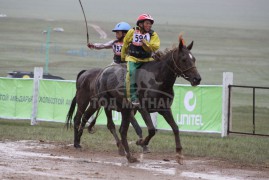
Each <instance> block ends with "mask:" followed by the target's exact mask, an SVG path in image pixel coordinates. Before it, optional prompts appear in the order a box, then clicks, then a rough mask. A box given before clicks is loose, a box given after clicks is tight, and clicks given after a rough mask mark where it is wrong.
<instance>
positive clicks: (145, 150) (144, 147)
mask: <svg viewBox="0 0 269 180" xmlns="http://www.w3.org/2000/svg"><path fill="white" fill-rule="evenodd" d="M142 148H143V154H147V153H150V150H149V148H148V146H142Z"/></svg>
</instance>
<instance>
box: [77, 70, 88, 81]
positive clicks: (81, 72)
mask: <svg viewBox="0 0 269 180" xmlns="http://www.w3.org/2000/svg"><path fill="white" fill-rule="evenodd" d="M85 71H87V70H82V71H80V72H79V73H78V75H77V81H78V78H79V77H80V76H81V74H83V73H84V72H85Z"/></svg>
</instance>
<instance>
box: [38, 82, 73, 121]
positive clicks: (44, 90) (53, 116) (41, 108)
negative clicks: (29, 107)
mask: <svg viewBox="0 0 269 180" xmlns="http://www.w3.org/2000/svg"><path fill="white" fill-rule="evenodd" d="M75 94H76V86H75V82H70V81H52V80H45V79H43V80H40V84H39V97H38V111H37V119H39V120H43V121H56V122H65V119H66V115H67V112H68V110H69V107H70V104H71V102H72V99H73V97H74V96H75Z"/></svg>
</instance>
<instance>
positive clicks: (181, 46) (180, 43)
mask: <svg viewBox="0 0 269 180" xmlns="http://www.w3.org/2000/svg"><path fill="white" fill-rule="evenodd" d="M182 48H183V42H182V40H179V45H178V49H182Z"/></svg>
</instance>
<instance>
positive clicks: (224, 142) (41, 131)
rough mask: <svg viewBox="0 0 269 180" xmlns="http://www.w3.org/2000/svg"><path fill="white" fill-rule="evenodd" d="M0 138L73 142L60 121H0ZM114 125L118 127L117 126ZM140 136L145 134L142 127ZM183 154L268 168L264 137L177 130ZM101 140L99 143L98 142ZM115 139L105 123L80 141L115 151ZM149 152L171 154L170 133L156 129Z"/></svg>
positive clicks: (70, 132) (136, 150)
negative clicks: (33, 123) (34, 124)
mask: <svg viewBox="0 0 269 180" xmlns="http://www.w3.org/2000/svg"><path fill="white" fill-rule="evenodd" d="M0 124H1V126H0V141H4V140H5V139H9V140H43V141H53V142H59V143H64V144H71V143H73V129H71V130H68V131H67V130H66V128H64V125H63V124H62V123H49V122H41V123H40V124H39V125H37V126H30V125H29V124H30V122H29V121H22V120H21V121H10V120H0ZM117 128H118V127H117ZM143 134H144V136H145V135H147V132H146V129H143ZM136 140H137V136H136V134H135V132H134V130H133V128H130V130H129V132H128V141H129V142H130V143H131V144H130V148H131V151H132V152H133V153H140V152H141V148H140V147H137V146H136V145H135V141H136ZM181 141H182V146H183V148H184V154H185V155H186V156H189V157H207V158H214V159H219V160H227V161H230V162H233V163H239V164H242V165H250V166H251V165H255V166H261V167H268V165H269V158H268V157H269V151H268V147H269V141H268V138H261V137H251V136H229V137H228V138H220V136H219V135H213V134H207V135H205V134H203V135H201V134H189V133H181ZM100 142H102V144H101V143H100ZM114 142H115V140H114V139H113V136H112V135H111V134H110V132H109V131H108V130H107V128H106V127H105V126H98V127H96V133H95V134H88V133H87V131H86V130H85V131H84V134H83V136H82V140H81V144H82V146H83V147H85V148H88V149H91V150H94V151H102V152H107V151H112V152H115V154H116V153H117V148H116V145H114V144H115V143H114ZM149 147H150V149H151V151H152V152H157V153H168V154H174V153H175V142H174V135H173V134H172V132H171V131H158V132H157V133H156V135H155V136H154V138H153V139H152V141H151V142H150V145H149Z"/></svg>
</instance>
